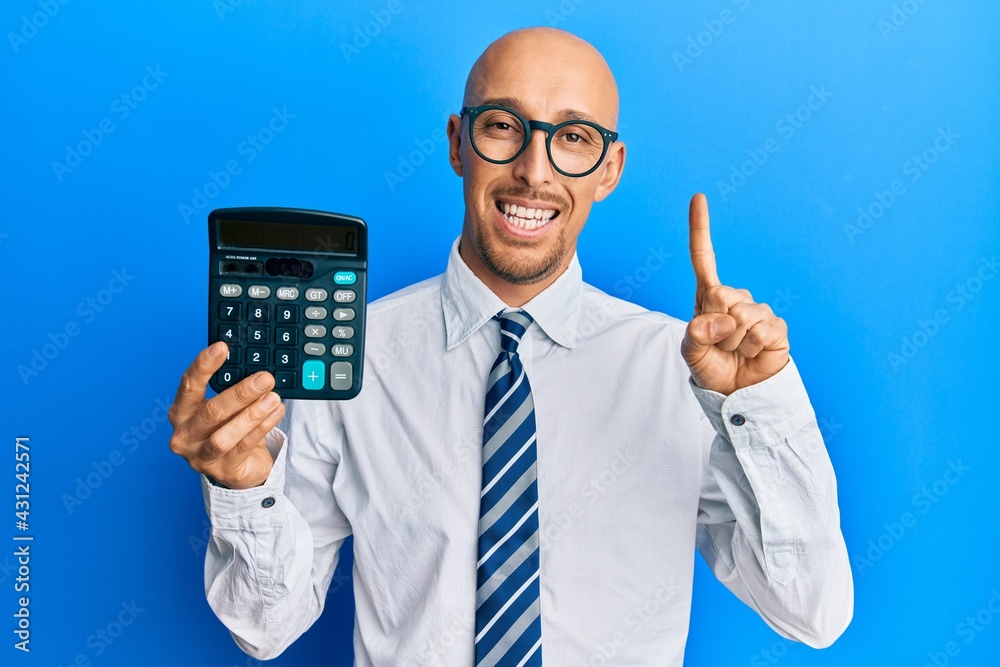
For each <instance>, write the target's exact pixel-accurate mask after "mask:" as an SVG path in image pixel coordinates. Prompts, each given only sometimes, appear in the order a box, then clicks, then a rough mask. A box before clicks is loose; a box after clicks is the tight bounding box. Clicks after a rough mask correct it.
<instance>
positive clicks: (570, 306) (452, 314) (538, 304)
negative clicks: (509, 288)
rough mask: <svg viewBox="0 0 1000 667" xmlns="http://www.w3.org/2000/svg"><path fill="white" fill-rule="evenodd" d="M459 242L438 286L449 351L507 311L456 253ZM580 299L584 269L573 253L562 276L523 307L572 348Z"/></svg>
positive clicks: (543, 327)
mask: <svg viewBox="0 0 1000 667" xmlns="http://www.w3.org/2000/svg"><path fill="white" fill-rule="evenodd" d="M460 238H461V237H460ZM458 243H459V239H456V240H455V243H454V244H452V246H451V254H450V255H449V256H448V269H447V270H446V271H445V274H444V281H443V283H442V286H441V306H442V309H443V311H444V327H445V332H446V335H447V342H446V346H447V348H448V349H449V350H451V349H453V348H455V347H457V346H458V345H460V344H461V343H463V342H464V341H465V340H466V339H467V338H468V337H469V336H471V335H472V334H474V333H475V332H476V331H478V330H479V328H480V327H481V326H483V325H484V324H486V323H487V322H489V321H490V319H491V318H492V317H493V316H494V315H496V314H497V313H499V312H500V311H501V310H505V309H507V308H508V306H507V304H505V303H504V302H503V300H502V299H501V298H500V297H498V296H497V295H496V294H494V293H493V291H492V290H491V289H490V288H489V287H487V286H486V284H485V283H483V281H481V280H480V279H479V278H477V277H476V274H474V273H473V272H472V269H470V268H469V267H468V265H467V264H466V263H465V260H463V259H462V257H461V256H460V255H459V254H458ZM582 296H583V270H582V269H581V268H580V261H579V259H577V256H576V253H575V252H574V253H573V259H572V260H570V263H569V266H568V267H566V270H565V271H564V272H563V273H562V275H560V276H559V277H558V278H556V280H555V282H553V283H552V284H551V285H549V286H548V287H546V288H545V289H544V290H542V291H541V292H540V293H539V294H537V295H535V298H533V299H532V300H531V301H529V302H528V303H526V304H524V306H522V308H523V309H524V310H525V311H527V312H528V314H529V315H531V317H532V319H533V320H534V321H535V323H536V324H537V325H538V326H539V327H540V328H541V330H542V331H543V332H545V334H546V335H547V336H548V337H549V338H551V339H552V340H553V341H554V342H556V343H558V344H559V345H562V346H563V347H567V348H573V347H576V344H577V326H576V325H577V322H578V321H579V319H580V300H581V298H582Z"/></svg>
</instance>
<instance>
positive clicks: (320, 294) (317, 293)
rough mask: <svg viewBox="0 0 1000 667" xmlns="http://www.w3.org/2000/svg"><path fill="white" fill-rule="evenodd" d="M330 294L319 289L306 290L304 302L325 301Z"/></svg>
mask: <svg viewBox="0 0 1000 667" xmlns="http://www.w3.org/2000/svg"><path fill="white" fill-rule="evenodd" d="M329 296H330V293H329V292H327V291H326V290H325V289H322V288H321V287H310V288H309V289H307V290H306V301H326V300H327V298H329Z"/></svg>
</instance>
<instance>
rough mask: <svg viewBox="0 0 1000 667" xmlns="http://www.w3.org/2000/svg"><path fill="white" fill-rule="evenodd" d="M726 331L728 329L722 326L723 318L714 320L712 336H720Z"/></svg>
mask: <svg viewBox="0 0 1000 667" xmlns="http://www.w3.org/2000/svg"><path fill="white" fill-rule="evenodd" d="M725 332H726V330H725V329H724V328H722V320H715V321H714V322H712V338H718V337H719V336H721V335H722V334H724V333H725Z"/></svg>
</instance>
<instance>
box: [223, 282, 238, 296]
mask: <svg viewBox="0 0 1000 667" xmlns="http://www.w3.org/2000/svg"><path fill="white" fill-rule="evenodd" d="M240 294H243V288H242V287H240V286H239V285H237V284H235V283H223V284H222V285H219V296H227V297H234V296H239V295H240Z"/></svg>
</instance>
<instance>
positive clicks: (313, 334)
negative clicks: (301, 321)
mask: <svg viewBox="0 0 1000 667" xmlns="http://www.w3.org/2000/svg"><path fill="white" fill-rule="evenodd" d="M325 335H326V327H325V326H323V325H322V324H309V325H306V338H322V337H323V336H325Z"/></svg>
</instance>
